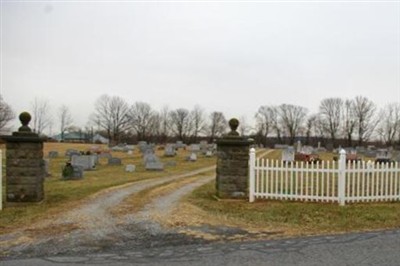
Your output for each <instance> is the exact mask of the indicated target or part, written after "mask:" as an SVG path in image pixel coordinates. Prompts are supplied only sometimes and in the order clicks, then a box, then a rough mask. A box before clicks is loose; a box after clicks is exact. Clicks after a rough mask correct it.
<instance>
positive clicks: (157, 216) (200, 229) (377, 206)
mask: <svg viewBox="0 0 400 266" xmlns="http://www.w3.org/2000/svg"><path fill="white" fill-rule="evenodd" d="M44 145H45V148H44V155H45V158H47V156H46V155H47V154H48V152H49V151H58V152H59V157H57V158H51V159H49V160H50V163H49V172H50V174H51V176H49V177H47V178H46V181H45V200H44V201H43V202H42V203H40V204H30V205H26V206H18V207H6V208H4V209H3V210H2V211H1V215H0V236H1V235H3V236H7V237H5V238H0V243H1V244H2V246H3V247H4V246H8V247H18V246H29V245H30V244H34V243H38V242H41V241H42V242H43V241H45V240H46V241H47V240H49V239H51V238H56V237H57V236H59V237H61V238H68V237H73V236H74V232H76V231H77V230H79V229H80V230H82V229H83V228H84V227H85V226H86V227H85V228H86V229H87V230H86V232H87V233H88V234H92V238H91V239H90V241H96V240H97V239H98V238H99V237H100V238H101V237H104V236H105V237H106V235H107V234H108V233H109V232H108V231H107V230H106V231H103V232H99V230H98V228H101V227H102V226H103V227H104V228H110V230H111V229H112V230H116V228H119V227H120V226H121V228H123V226H124V225H126V224H127V223H129V222H127V221H131V222H132V219H133V220H134V221H135V222H138V220H135V219H136V218H133V217H134V216H135V217H136V216H138V217H141V218H140V219H141V220H140V221H139V222H144V223H146V224H147V228H150V230H154V231H156V233H157V232H160V230H161V231H169V230H174V232H178V233H179V234H182V235H186V236H188V237H189V238H192V239H202V240H206V241H227V240H229V241H240V240H255V239H274V238H286V237H292V236H302V235H316V234H333V233H346V232H354V231H370V230H380V229H389V228H398V227H399V225H400V203H398V202H392V203H358V204H349V205H346V206H344V207H341V206H338V205H337V204H332V203H311V202H306V203H302V202H285V201H272V200H268V201H263V200H257V201H256V202H255V203H249V202H248V200H219V199H217V198H216V197H215V182H214V180H215V163H216V158H215V157H212V158H207V157H205V156H199V157H198V160H197V161H196V162H189V161H186V160H185V158H186V157H187V156H188V155H190V153H189V151H184V150H179V152H178V155H177V156H176V157H163V152H164V151H163V150H158V149H156V153H157V155H158V156H159V157H160V158H161V160H162V161H163V162H164V163H167V162H176V166H173V165H174V164H171V166H167V167H166V168H165V169H164V171H146V170H145V169H144V166H143V163H142V156H141V154H140V153H139V151H138V149H137V148H136V149H135V151H134V152H133V154H132V155H130V154H128V153H125V152H112V155H113V157H118V158H121V159H122V164H123V165H120V166H118V165H115V166H109V165H107V161H106V159H105V158H102V159H100V164H99V165H98V166H97V167H96V170H93V171H85V173H84V178H83V179H82V180H70V181H65V180H61V169H62V167H63V166H64V165H65V162H66V161H67V159H68V158H67V157H64V153H65V151H66V150H67V149H76V150H82V151H85V150H88V149H89V148H90V147H91V146H92V144H64V143H45V144H44ZM98 146H100V148H103V149H105V148H106V147H105V146H101V145H98ZM1 149H2V150H3V155H4V154H5V147H4V146H2V147H1ZM257 153H258V154H259V155H260V154H264V156H266V157H268V158H273V159H278V158H280V157H281V151H280V150H268V151H266V150H263V149H261V150H258V151H257ZM332 156H333V155H332V154H329V153H324V154H321V158H322V159H329V160H331V159H332ZM2 163H3V164H2V165H3V173H5V171H4V170H5V169H4V165H5V163H4V156H3V162H2ZM127 164H135V165H136V171H135V172H133V173H129V172H126V171H125V168H124V165H127ZM146 184H147V185H146ZM4 185H5V177H3V197H4V193H5V188H4ZM135 187H136V188H141V189H136V190H135V189H133V188H135ZM123 193H125V194H123ZM118 197H119V198H118ZM113 199H114V201H113ZM96 204H97V205H96ZM107 204H109V205H107ZM90 206H92V207H90ZM93 206H97V207H99V206H100V207H99V208H98V209H96V208H94V207H93ZM101 206H103V207H101ZM96 212H98V213H96ZM66 215H67V216H66ZM90 216H97V217H100V218H101V219H98V220H96V221H97V222H99V221H100V222H101V225H97V224H95V223H94V224H93V221H94V220H91V218H90ZM68 217H69V218H68ZM70 218H71V219H72V220H70V221H68V222H66V221H65V220H66V219H70ZM129 219H130V220H129ZM91 224H92V225H91ZM93 227H98V228H97V229H96V230H95V231H93ZM90 230H92V231H90ZM84 232H85V231H84ZM99 233H100V236H99ZM124 233H126V231H124ZM101 234H103V235H101ZM78 237H80V238H81V237H82V236H78ZM103 240H104V239H103ZM106 240H107V241H109V242H113V241H115V239H106ZM178 240H179V239H178ZM107 241H106V242H107ZM182 241H183V240H182ZM1 252H2V253H0V257H1V256H7V255H8V254H7V251H5V250H1Z"/></svg>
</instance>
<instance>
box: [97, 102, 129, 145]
mask: <svg viewBox="0 0 400 266" xmlns="http://www.w3.org/2000/svg"><path fill="white" fill-rule="evenodd" d="M128 111H129V107H128V104H127V103H126V102H125V100H124V99H122V98H120V97H118V96H112V97H110V96H108V95H102V96H100V97H99V98H98V99H97V101H96V103H95V113H94V115H93V116H92V117H91V118H92V119H93V122H94V123H95V124H98V125H99V126H100V127H101V128H103V129H104V130H105V131H106V132H107V136H108V138H109V140H110V144H112V143H114V142H116V141H118V142H119V141H120V137H121V133H123V132H124V131H125V130H127V129H128V127H129V125H128Z"/></svg>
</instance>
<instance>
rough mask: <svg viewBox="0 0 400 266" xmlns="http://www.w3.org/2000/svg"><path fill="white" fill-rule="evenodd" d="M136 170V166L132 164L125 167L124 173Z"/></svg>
mask: <svg viewBox="0 0 400 266" xmlns="http://www.w3.org/2000/svg"><path fill="white" fill-rule="evenodd" d="M135 170H136V165H134V164H128V165H126V166H125V171H126V172H129V173H133V172H135Z"/></svg>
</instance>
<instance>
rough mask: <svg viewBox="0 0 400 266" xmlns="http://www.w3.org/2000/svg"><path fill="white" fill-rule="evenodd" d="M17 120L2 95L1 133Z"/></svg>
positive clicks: (0, 97)
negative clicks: (11, 122)
mask: <svg viewBox="0 0 400 266" xmlns="http://www.w3.org/2000/svg"><path fill="white" fill-rule="evenodd" d="M14 118H15V114H14V112H13V110H12V109H11V107H10V105H8V104H7V103H6V102H5V101H4V100H3V97H2V96H1V95H0V131H1V130H3V129H5V127H6V126H7V124H8V123H9V122H10V121H11V120H13V119H14Z"/></svg>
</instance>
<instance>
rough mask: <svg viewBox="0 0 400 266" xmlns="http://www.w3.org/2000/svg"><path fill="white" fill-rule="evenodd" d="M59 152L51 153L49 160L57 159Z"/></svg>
mask: <svg viewBox="0 0 400 266" xmlns="http://www.w3.org/2000/svg"><path fill="white" fill-rule="evenodd" d="M57 157H58V151H49V158H57Z"/></svg>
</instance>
